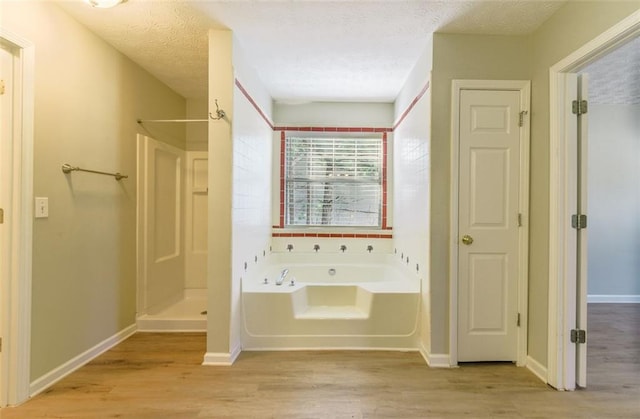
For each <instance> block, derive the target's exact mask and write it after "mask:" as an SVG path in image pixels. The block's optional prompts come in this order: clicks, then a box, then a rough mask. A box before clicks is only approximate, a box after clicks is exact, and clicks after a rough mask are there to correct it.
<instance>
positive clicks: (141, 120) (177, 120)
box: [136, 119, 209, 124]
mask: <svg viewBox="0 0 640 419" xmlns="http://www.w3.org/2000/svg"><path fill="white" fill-rule="evenodd" d="M136 122H138V124H142V123H143V122H209V120H208V119H138V120H136Z"/></svg>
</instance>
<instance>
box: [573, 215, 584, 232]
mask: <svg viewBox="0 0 640 419" xmlns="http://www.w3.org/2000/svg"><path fill="white" fill-rule="evenodd" d="M571 227H573V228H575V229H576V230H581V229H583V228H587V216H586V215H585V214H573V215H572V216H571Z"/></svg>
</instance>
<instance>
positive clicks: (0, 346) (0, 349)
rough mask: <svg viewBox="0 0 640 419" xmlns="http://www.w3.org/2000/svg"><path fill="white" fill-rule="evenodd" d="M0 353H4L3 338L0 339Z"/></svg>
mask: <svg viewBox="0 0 640 419" xmlns="http://www.w3.org/2000/svg"><path fill="white" fill-rule="evenodd" d="M0 352H2V338H0Z"/></svg>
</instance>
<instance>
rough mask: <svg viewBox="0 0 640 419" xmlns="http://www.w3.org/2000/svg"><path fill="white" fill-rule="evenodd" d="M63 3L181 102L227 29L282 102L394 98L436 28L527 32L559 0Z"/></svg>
mask: <svg viewBox="0 0 640 419" xmlns="http://www.w3.org/2000/svg"><path fill="white" fill-rule="evenodd" d="M58 3H59V4H60V6H61V7H62V8H63V9H65V10H66V11H67V12H68V13H69V14H71V15H72V16H74V17H75V18H76V19H77V20H78V21H80V22H81V23H83V24H84V25H86V26H87V27H89V28H90V29H91V30H92V31H94V32H95V33H96V34H97V35H98V36H100V37H101V38H103V39H104V40H106V41H107V42H108V43H110V44H111V45H113V46H114V47H115V48H117V49H118V50H120V51H121V52H123V53H124V54H125V55H127V56H128V57H129V58H131V59H132V60H133V61H135V62H136V63H138V64H139V65H141V66H142V67H143V68H145V69H147V70H148V71H149V72H150V73H152V74H153V75H155V76H156V77H158V78H159V79H160V80H162V81H163V82H164V83H166V84H167V85H168V86H170V87H171V88H173V89H174V90H175V91H177V92H178V93H180V94H181V95H183V96H184V97H187V98H197V97H206V95H207V87H206V86H207V65H208V64H207V63H208V61H207V45H208V42H207V30H208V29H209V28H229V29H231V30H233V32H234V34H235V36H236V37H237V39H238V40H239V42H240V44H241V45H242V47H243V49H244V51H245V53H246V56H247V58H248V60H249V61H250V62H251V63H252V65H253V66H254V67H255V69H256V70H257V72H258V74H259V76H260V78H261V79H262V82H263V83H264V85H265V87H266V88H267V90H268V91H269V92H270V94H271V96H272V97H273V98H274V99H276V100H281V101H331V100H341V101H356V100H361V101H384V102H391V101H393V100H394V99H395V97H396V95H397V94H398V92H399V90H400V88H401V86H402V85H403V83H404V81H405V79H406V77H407V75H408V73H409V71H410V70H411V68H412V67H413V65H414V64H415V62H416V60H417V59H418V57H419V54H420V53H421V52H422V49H423V48H424V46H425V39H426V37H427V36H429V34H431V33H433V32H435V31H442V32H450V33H468V34H495V35H524V34H528V33H531V32H533V31H534V30H535V29H536V28H538V27H539V26H540V25H541V24H542V23H543V22H544V21H545V20H546V19H547V18H548V17H549V16H551V15H552V14H553V13H554V12H555V11H556V10H557V9H558V8H559V7H560V6H562V4H563V3H564V2H562V1H541V0H537V1H536V0H532V1H524V0H503V1H479V0H476V1H425V0H422V1H393V0H392V1H388V0H387V1H348V0H342V1H319V0H316V1H313V0H309V1H304V0H302V1H295V0H289V1H283V0H262V1H238V0H236V1H234V0H227V1H203V0H200V1H187V0H173V1H169V0H164V1H162V0H128V1H127V2H126V3H124V4H122V5H120V6H118V7H116V8H113V9H106V10H105V9H94V8H91V7H89V6H87V5H86V4H84V3H82V2H81V1H80V0H66V1H62V0H61V1H58Z"/></svg>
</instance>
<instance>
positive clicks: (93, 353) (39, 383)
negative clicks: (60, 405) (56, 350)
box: [29, 324, 136, 397]
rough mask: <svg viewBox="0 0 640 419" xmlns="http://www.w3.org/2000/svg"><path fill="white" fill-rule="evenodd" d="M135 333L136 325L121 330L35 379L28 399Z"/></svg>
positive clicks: (30, 386) (30, 387)
mask: <svg viewBox="0 0 640 419" xmlns="http://www.w3.org/2000/svg"><path fill="white" fill-rule="evenodd" d="M135 332H136V325H135V324H132V325H131V326H129V327H126V328H125V329H122V330H121V331H119V332H118V333H116V334H115V335H113V336H111V337H109V338H107V339H105V340H103V341H102V342H100V343H98V344H97V345H96V346H94V347H93V348H91V349H88V350H87V351H85V352H83V353H81V354H80V355H78V356H76V357H75V358H73V359H70V360H69V361H67V362H65V363H64V364H62V365H60V366H59V367H57V368H55V369H53V370H51V371H49V372H48V373H46V374H45V375H43V376H41V377H39V378H37V379H36V380H34V381H33V382H32V383H31V384H30V385H29V397H34V396H35V395H37V394H39V393H41V392H42V391H44V390H45V389H47V388H48V387H50V386H52V385H53V384H55V383H57V382H58V381H60V380H62V379H63V378H64V377H66V376H67V375H69V374H71V373H72V372H74V371H76V370H77V369H78V368H80V367H82V366H84V365H85V364H87V363H88V362H90V361H91V360H93V359H94V358H96V357H97V356H99V355H102V354H103V353H104V352H106V351H108V350H109V349H111V348H113V347H114V346H116V345H117V344H119V343H120V342H122V341H124V340H125V339H127V338H128V337H130V336H131V335H133V334H134V333H135Z"/></svg>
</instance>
